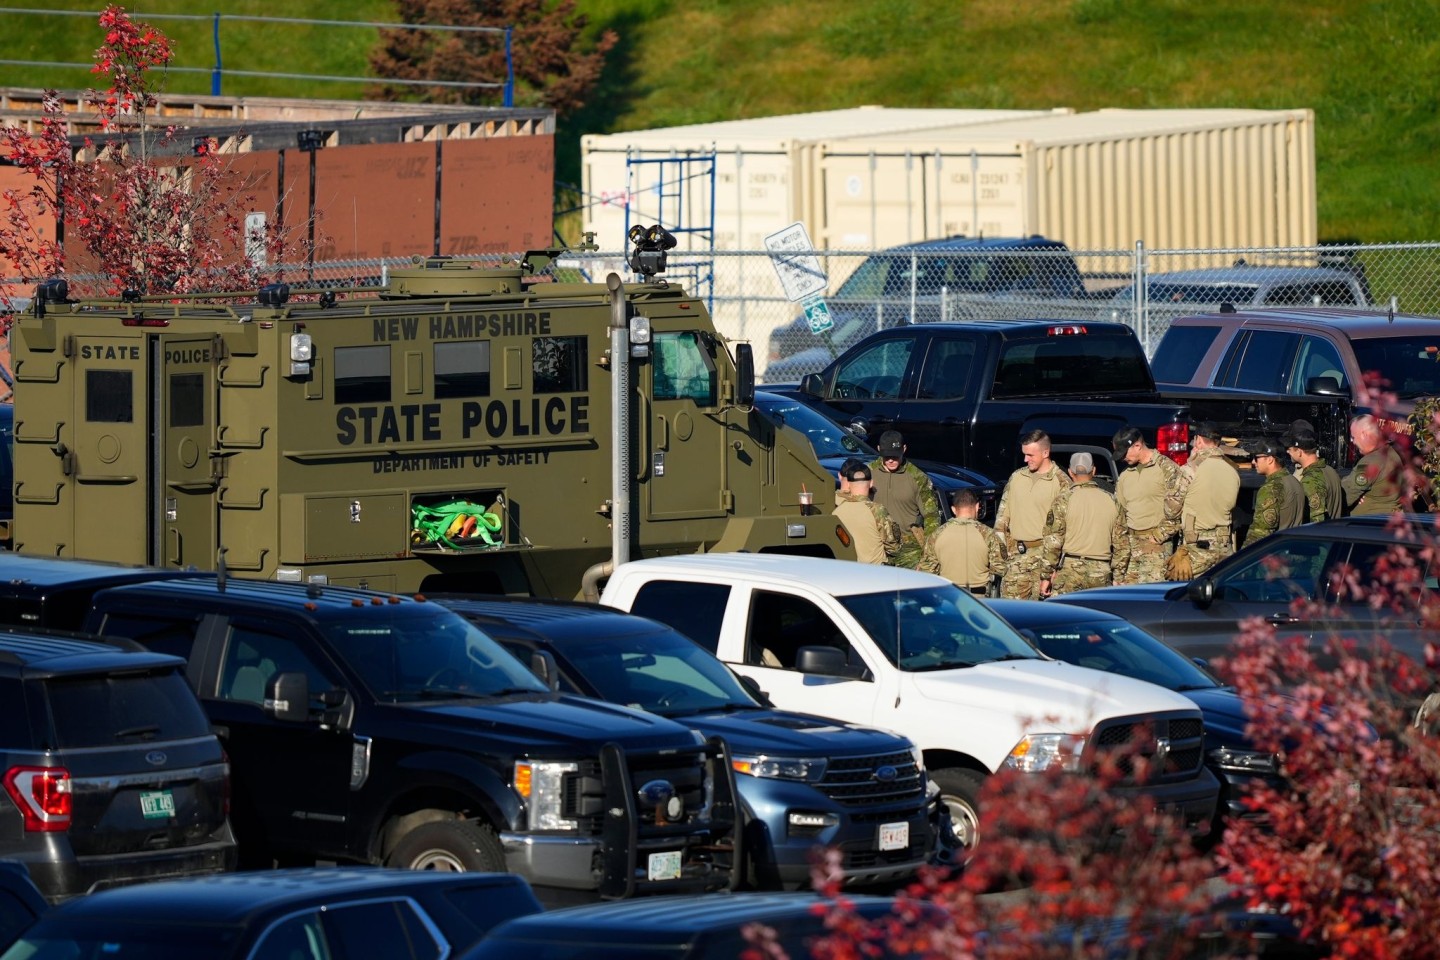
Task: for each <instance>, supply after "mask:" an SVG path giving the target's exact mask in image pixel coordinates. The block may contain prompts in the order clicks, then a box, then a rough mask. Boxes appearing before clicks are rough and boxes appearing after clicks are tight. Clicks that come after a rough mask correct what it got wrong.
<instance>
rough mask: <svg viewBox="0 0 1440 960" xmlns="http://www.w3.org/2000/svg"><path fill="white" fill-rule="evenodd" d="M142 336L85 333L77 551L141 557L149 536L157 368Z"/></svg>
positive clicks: (73, 493)
mask: <svg viewBox="0 0 1440 960" xmlns="http://www.w3.org/2000/svg"><path fill="white" fill-rule="evenodd" d="M145 352H146V341H145V339H144V338H143V337H142V336H108V337H92V336H83V335H77V336H76V337H75V343H74V356H75V357H76V361H77V367H78V370H77V389H78V391H79V393H80V395H79V396H78V397H76V407H77V408H78V409H77V410H76V413H77V414H79V416H77V417H76V418H75V419H76V423H75V432H74V438H75V449H74V451H73V459H72V460H71V461H70V466H69V467H68V468H67V469H68V470H70V471H72V473H71V479H72V481H73V485H72V486H71V488H70V499H71V502H72V503H73V504H74V520H75V528H74V537H75V541H76V542H75V543H74V544H72V545H71V549H72V550H73V551H74V555H77V556H83V557H87V558H89V559H92V560H112V561H116V562H120V563H134V562H136V561H138V560H142V559H143V558H142V557H137V556H136V555H135V554H136V550H137V549H138V546H139V545H140V544H143V543H145V542H146V540H147V526H146V523H147V520H148V517H149V508H150V503H151V500H150V499H149V498H148V497H147V496H146V485H145V483H144V481H143V480H142V478H143V477H144V476H145V475H146V474H147V473H148V472H149V464H148V462H147V458H148V456H149V440H150V431H149V428H148V426H147V422H148V417H147V412H148V409H149V402H150V401H149V397H150V377H149V368H148V367H147V365H146V362H145Z"/></svg>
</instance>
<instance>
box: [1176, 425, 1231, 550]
mask: <svg viewBox="0 0 1440 960" xmlns="http://www.w3.org/2000/svg"><path fill="white" fill-rule="evenodd" d="M1191 434H1192V437H1191V441H1190V443H1191V446H1192V447H1193V450H1192V452H1191V454H1190V459H1189V461H1187V462H1186V464H1185V466H1183V467H1181V468H1180V470H1181V472H1182V473H1183V474H1185V475H1186V477H1187V478H1188V482H1187V484H1186V488H1185V502H1184V505H1183V506H1182V508H1181V511H1180V527H1181V537H1182V539H1181V542H1182V544H1183V545H1184V549H1185V552H1186V553H1188V554H1189V555H1190V575H1191V576H1192V577H1198V576H1200V574H1202V573H1204V572H1205V571H1206V570H1209V569H1210V568H1211V567H1213V566H1215V564H1217V563H1219V562H1220V561H1221V560H1224V559H1225V558H1226V557H1228V556H1230V554H1232V553H1234V552H1235V535H1234V530H1233V529H1232V527H1231V513H1232V512H1233V511H1234V509H1235V500H1236V498H1237V497H1238V496H1239V495H1240V471H1239V470H1237V469H1236V468H1235V464H1233V463H1231V462H1230V461H1229V460H1228V459H1227V458H1226V457H1225V455H1224V454H1223V453H1221V452H1220V430H1219V428H1218V427H1216V426H1215V424H1213V423H1208V422H1206V423H1197V424H1196V425H1195V427H1194V429H1193V430H1192V431H1191Z"/></svg>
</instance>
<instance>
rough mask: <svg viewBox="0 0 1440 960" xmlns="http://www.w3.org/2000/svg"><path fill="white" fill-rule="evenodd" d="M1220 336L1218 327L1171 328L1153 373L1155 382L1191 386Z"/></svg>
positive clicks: (1155, 362) (1160, 347)
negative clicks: (1190, 383) (1191, 379)
mask: <svg viewBox="0 0 1440 960" xmlns="http://www.w3.org/2000/svg"><path fill="white" fill-rule="evenodd" d="M1219 334H1220V328H1219V327H1171V328H1170V329H1169V330H1166V331H1165V336H1164V337H1163V338H1162V339H1161V340H1160V346H1158V347H1156V348H1155V359H1154V360H1153V361H1151V363H1150V370H1151V372H1152V373H1154V374H1155V382H1156V383H1189V382H1190V378H1191V377H1193V376H1195V371H1196V370H1198V369H1200V361H1201V360H1204V359H1205V353H1206V351H1208V350H1209V349H1210V344H1212V343H1214V342H1215V338H1216V337H1217V336H1218V335H1219Z"/></svg>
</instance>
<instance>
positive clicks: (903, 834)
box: [880, 823, 910, 850]
mask: <svg viewBox="0 0 1440 960" xmlns="http://www.w3.org/2000/svg"><path fill="white" fill-rule="evenodd" d="M909 846H910V824H909V823H882V824H880V849H881V850H905V849H907V848H909Z"/></svg>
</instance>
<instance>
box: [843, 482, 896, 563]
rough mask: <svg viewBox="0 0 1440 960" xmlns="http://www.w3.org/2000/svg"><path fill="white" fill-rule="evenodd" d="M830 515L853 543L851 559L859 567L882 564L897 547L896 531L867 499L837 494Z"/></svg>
mask: <svg viewBox="0 0 1440 960" xmlns="http://www.w3.org/2000/svg"><path fill="white" fill-rule="evenodd" d="M839 499H840V503H839V505H837V506H836V507H835V509H834V510H833V511H832V512H833V513H834V515H835V516H836V517H838V518H839V519H840V522H841V523H843V524H845V529H846V530H849V531H850V536H851V537H852V538H854V540H855V559H856V560H859V561H860V562H861V563H885V562H886V561H887V560H889V559H890V556H891V555H892V554H894V553H895V551H896V550H897V549H899V547H900V530H899V529H898V528H897V527H896V526H895V524H894V522H893V521H892V520H891V519H890V515H889V514H888V513H886V512H885V508H884V507H882V506H880V505H879V504H878V503H872V502H870V498H869V497H857V496H853V495H851V494H848V493H842V494H840V498H839Z"/></svg>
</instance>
